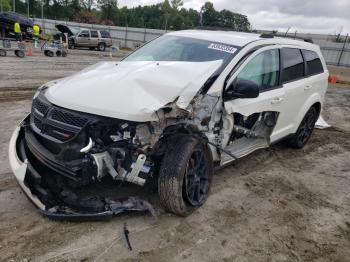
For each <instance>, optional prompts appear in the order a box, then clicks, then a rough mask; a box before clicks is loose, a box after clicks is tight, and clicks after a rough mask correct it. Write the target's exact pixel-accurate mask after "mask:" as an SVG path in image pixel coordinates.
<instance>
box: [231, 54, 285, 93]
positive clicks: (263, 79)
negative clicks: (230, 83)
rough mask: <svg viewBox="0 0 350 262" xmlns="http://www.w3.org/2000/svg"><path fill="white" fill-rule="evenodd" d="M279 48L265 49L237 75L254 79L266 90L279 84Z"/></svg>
mask: <svg viewBox="0 0 350 262" xmlns="http://www.w3.org/2000/svg"><path fill="white" fill-rule="evenodd" d="M279 67H280V61H279V52H278V49H273V50H267V51H264V52H262V53H260V54H258V55H257V56H255V57H254V58H253V59H252V60H250V61H249V63H248V64H247V65H246V66H245V67H244V68H243V69H242V71H241V72H240V73H239V74H238V75H237V78H236V80H237V79H243V80H249V81H253V82H255V83H256V84H258V85H259V88H260V91H265V90H268V89H271V88H274V87H277V86H278V85H279Z"/></svg>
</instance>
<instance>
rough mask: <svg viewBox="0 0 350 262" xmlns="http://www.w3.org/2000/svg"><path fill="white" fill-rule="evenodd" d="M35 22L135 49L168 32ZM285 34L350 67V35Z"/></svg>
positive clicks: (329, 60)
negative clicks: (106, 36) (100, 34)
mask: <svg viewBox="0 0 350 262" xmlns="http://www.w3.org/2000/svg"><path fill="white" fill-rule="evenodd" d="M34 22H35V23H38V24H39V25H41V28H42V29H43V30H44V33H45V34H54V33H57V30H56V28H55V26H56V25H57V24H64V25H67V26H72V27H82V28H87V29H98V30H106V31H109V33H110V35H111V37H112V39H113V42H114V43H113V44H114V45H115V46H118V47H123V48H130V49H135V48H137V47H139V46H140V45H142V44H143V43H146V42H148V41H150V40H152V39H154V38H156V37H158V36H161V35H163V34H164V33H166V31H165V30H159V29H149V28H133V27H120V26H106V25H94V24H84V23H76V22H68V21H59V20H48V19H44V20H42V19H34ZM283 35H284V34H283ZM284 36H288V37H290V38H294V37H295V38H304V39H310V38H311V39H312V40H313V42H314V43H315V44H317V45H319V46H320V48H321V51H322V53H323V56H324V58H325V60H326V62H327V64H328V65H335V66H346V67H350V42H349V41H350V36H349V37H345V36H343V37H342V41H343V42H341V43H336V42H334V41H335V38H336V36H334V35H333V36H332V35H320V34H302V33H294V34H292V33H290V34H285V35H284Z"/></svg>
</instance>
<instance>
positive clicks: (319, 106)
mask: <svg viewBox="0 0 350 262" xmlns="http://www.w3.org/2000/svg"><path fill="white" fill-rule="evenodd" d="M311 107H314V108H315V109H316V111H317V118H318V117H319V116H320V113H321V103H320V102H316V103H315V104H313V105H312V106H311Z"/></svg>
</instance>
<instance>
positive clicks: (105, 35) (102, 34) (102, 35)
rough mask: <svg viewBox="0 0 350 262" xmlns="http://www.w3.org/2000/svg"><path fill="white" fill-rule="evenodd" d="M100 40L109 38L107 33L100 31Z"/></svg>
mask: <svg viewBox="0 0 350 262" xmlns="http://www.w3.org/2000/svg"><path fill="white" fill-rule="evenodd" d="M100 33H101V37H102V38H110V37H111V36H110V35H109V32H107V31H100Z"/></svg>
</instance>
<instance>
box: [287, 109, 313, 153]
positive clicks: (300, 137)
mask: <svg viewBox="0 0 350 262" xmlns="http://www.w3.org/2000/svg"><path fill="white" fill-rule="evenodd" d="M317 116H318V114H317V110H316V108H315V107H311V108H310V109H309V111H307V113H306V114H305V116H304V118H303V120H302V121H301V123H300V125H299V127H298V130H297V132H296V133H295V134H294V135H293V136H292V137H291V138H289V139H288V140H287V142H288V144H289V146H291V147H293V148H303V147H304V146H305V145H306V143H307V141H308V140H309V139H310V137H311V134H312V131H313V130H314V127H315V123H316V121H317Z"/></svg>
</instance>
